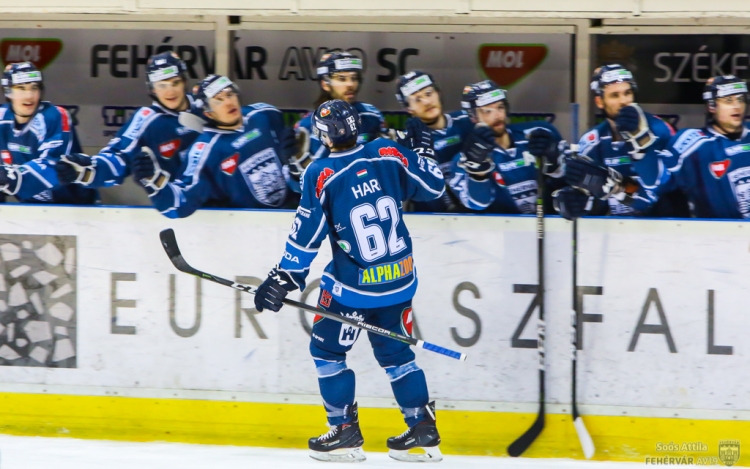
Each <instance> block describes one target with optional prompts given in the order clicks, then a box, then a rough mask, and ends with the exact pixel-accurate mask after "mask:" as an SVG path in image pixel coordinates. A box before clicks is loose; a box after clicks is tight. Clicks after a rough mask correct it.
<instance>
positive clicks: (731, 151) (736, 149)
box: [724, 143, 750, 156]
mask: <svg viewBox="0 0 750 469" xmlns="http://www.w3.org/2000/svg"><path fill="white" fill-rule="evenodd" d="M724 151H725V152H726V153H727V155H729V156H734V155H739V154H740V153H746V152H748V151H750V143H745V144H742V145H735V146H733V147H729V148H727V149H726V150H724Z"/></svg>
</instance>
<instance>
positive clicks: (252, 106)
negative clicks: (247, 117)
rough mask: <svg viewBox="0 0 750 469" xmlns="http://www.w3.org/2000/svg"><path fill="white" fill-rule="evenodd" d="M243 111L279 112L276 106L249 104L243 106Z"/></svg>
mask: <svg viewBox="0 0 750 469" xmlns="http://www.w3.org/2000/svg"><path fill="white" fill-rule="evenodd" d="M243 110H245V111H246V112H253V111H276V112H281V111H280V110H279V109H278V108H277V107H276V106H272V105H270V104H268V103H255V104H250V105H248V106H245V108H244V109H243ZM243 114H245V113H243Z"/></svg>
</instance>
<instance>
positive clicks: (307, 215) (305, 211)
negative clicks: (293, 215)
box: [297, 207, 310, 218]
mask: <svg viewBox="0 0 750 469" xmlns="http://www.w3.org/2000/svg"><path fill="white" fill-rule="evenodd" d="M297 215H300V216H302V217H305V218H310V211H309V210H308V209H306V208H303V207H297Z"/></svg>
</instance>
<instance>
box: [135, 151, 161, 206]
mask: <svg viewBox="0 0 750 469" xmlns="http://www.w3.org/2000/svg"><path fill="white" fill-rule="evenodd" d="M132 166H133V179H135V181H136V182H137V183H138V184H140V185H141V186H143V188H144V189H146V192H148V194H149V196H151V195H153V194H156V193H157V192H159V191H160V190H162V189H163V188H164V186H166V185H167V183H168V182H169V173H168V172H166V171H164V170H162V169H161V168H160V167H159V164H158V163H157V162H156V156H154V152H153V151H151V149H150V148H148V147H142V148H141V152H140V153H138V154H136V155H135V157H133V163H132Z"/></svg>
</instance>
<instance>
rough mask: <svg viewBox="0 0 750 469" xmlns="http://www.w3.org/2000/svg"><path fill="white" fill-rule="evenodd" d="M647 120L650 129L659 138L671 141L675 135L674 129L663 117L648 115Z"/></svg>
mask: <svg viewBox="0 0 750 469" xmlns="http://www.w3.org/2000/svg"><path fill="white" fill-rule="evenodd" d="M646 120H647V121H648V125H649V128H650V129H651V131H652V132H653V133H654V134H655V135H656V136H657V137H661V138H664V139H669V138H671V137H672V136H673V135H674V134H675V130H674V127H672V126H671V125H670V124H669V123H668V122H667V121H665V120H664V119H662V118H661V117H658V116H655V115H653V114H649V113H646Z"/></svg>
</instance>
